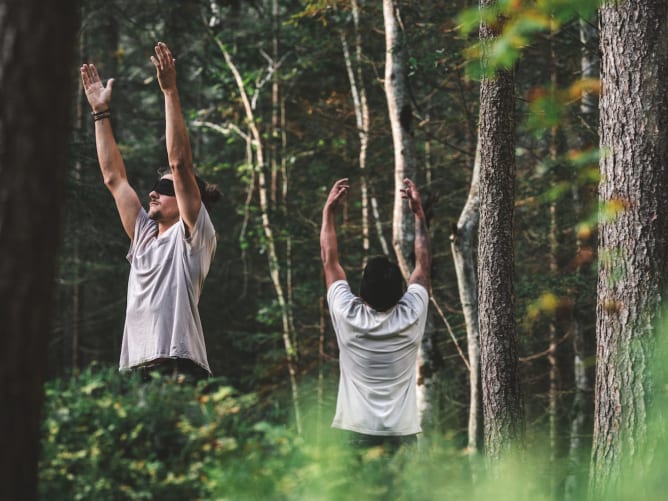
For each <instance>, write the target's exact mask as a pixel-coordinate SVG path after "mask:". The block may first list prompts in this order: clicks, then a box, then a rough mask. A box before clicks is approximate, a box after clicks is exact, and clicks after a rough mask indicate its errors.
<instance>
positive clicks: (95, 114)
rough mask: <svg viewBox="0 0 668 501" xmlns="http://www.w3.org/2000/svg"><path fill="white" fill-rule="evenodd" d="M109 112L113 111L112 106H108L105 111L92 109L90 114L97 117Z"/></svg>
mask: <svg viewBox="0 0 668 501" xmlns="http://www.w3.org/2000/svg"><path fill="white" fill-rule="evenodd" d="M107 113H111V108H107V109H106V110H104V111H91V112H90V114H91V115H93V117H96V116H98V115H106V114H107Z"/></svg>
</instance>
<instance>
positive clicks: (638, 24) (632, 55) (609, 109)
mask: <svg viewBox="0 0 668 501" xmlns="http://www.w3.org/2000/svg"><path fill="white" fill-rule="evenodd" d="M599 15H600V46H601V83H602V89H603V92H602V95H601V101H600V148H601V152H602V157H601V161H600V168H601V181H600V184H599V203H600V205H601V207H603V208H604V210H603V212H602V213H601V217H600V221H599V253H598V255H599V270H598V273H599V275H598V293H597V311H596V313H597V323H596V332H597V361H596V384H595V390H594V391H595V396H594V405H595V410H594V437H593V444H592V461H591V470H590V483H589V487H590V494H591V495H592V496H593V495H597V496H599V497H600V498H601V499H603V498H604V497H603V496H606V495H607V493H610V494H613V495H614V494H615V493H616V491H617V489H618V488H619V487H621V486H622V482H621V481H622V477H623V475H624V472H625V471H632V468H631V467H633V466H641V468H642V465H643V463H644V462H645V460H646V459H647V455H646V453H647V450H646V448H651V446H652V444H650V441H652V437H650V436H648V418H649V416H650V412H651V409H652V403H653V392H654V391H655V388H654V380H653V375H652V362H653V360H652V355H653V353H654V350H655V345H656V340H657V337H658V332H657V330H656V329H657V325H656V324H657V321H658V320H659V318H660V315H659V313H660V312H659V310H660V307H661V296H662V294H663V293H664V292H665V286H666V253H667V252H668V173H667V169H668V141H666V138H668V98H667V97H666V96H668V88H667V86H668V2H666V1H665V0H638V1H636V2H617V1H606V2H604V4H603V5H602V6H601V8H600V11H599ZM662 363H665V361H662ZM638 494H639V495H641V493H638Z"/></svg>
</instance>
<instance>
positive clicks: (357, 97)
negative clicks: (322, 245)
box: [341, 0, 390, 266]
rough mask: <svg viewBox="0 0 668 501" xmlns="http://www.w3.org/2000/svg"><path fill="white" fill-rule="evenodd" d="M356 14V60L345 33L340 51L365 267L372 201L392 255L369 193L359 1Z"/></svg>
mask: <svg viewBox="0 0 668 501" xmlns="http://www.w3.org/2000/svg"><path fill="white" fill-rule="evenodd" d="M350 5H351V8H352V13H353V26H354V57H353V55H352V54H351V51H350V48H349V46H348V41H347V40H346V36H345V33H344V32H343V31H342V32H341V48H342V49H343V58H344V61H345V64H346V72H347V73H348V81H349V82H350V94H351V96H352V99H353V107H354V109H355V123H356V125H357V134H358V136H359V141H360V149H359V156H358V158H359V167H360V192H361V193H360V198H361V202H362V250H363V255H364V262H363V263H362V266H364V265H366V261H367V259H368V257H369V250H370V248H371V243H370V237H369V233H370V231H369V200H371V205H372V208H374V211H373V215H374V221H375V227H376V232H377V234H378V241H379V243H380V245H381V248H382V249H383V254H385V255H386V256H389V254H390V252H389V247H388V246H387V242H386V241H385V236H384V234H383V230H382V225H381V223H380V216H379V214H378V210H377V206H378V204H377V202H376V200H375V198H374V197H373V195H371V194H370V193H369V182H368V177H367V151H368V148H369V106H368V104H367V99H366V85H365V83H364V71H363V66H362V61H363V58H362V55H363V52H362V34H361V31H360V29H359V17H360V11H359V5H358V3H357V1H356V0H351V2H350Z"/></svg>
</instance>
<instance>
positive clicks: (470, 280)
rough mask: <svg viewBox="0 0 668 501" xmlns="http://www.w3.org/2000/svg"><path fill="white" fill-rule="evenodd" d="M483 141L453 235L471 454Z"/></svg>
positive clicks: (476, 419)
mask: <svg viewBox="0 0 668 501" xmlns="http://www.w3.org/2000/svg"><path fill="white" fill-rule="evenodd" d="M479 183H480V142H478V144H477V146H476V153H475V160H474V162H473V174H472V176H471V186H470V188H469V195H468V198H467V199H466V204H465V205H464V208H463V209H462V213H461V214H460V216H459V221H457V226H456V227H455V228H453V232H452V235H451V236H450V241H451V245H450V246H451V248H452V258H453V260H454V263H455V273H456V275H457V288H458V289H459V301H460V303H461V305H462V311H463V313H464V323H465V325H466V343H467V346H468V363H469V419H468V446H467V448H468V451H469V453H470V454H474V453H478V452H480V451H481V449H482V439H483V434H482V393H481V391H480V390H481V388H480V329H479V325H478V279H477V274H476V262H475V249H476V245H477V238H478V223H479V221H480V196H479Z"/></svg>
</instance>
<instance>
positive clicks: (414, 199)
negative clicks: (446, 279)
mask: <svg viewBox="0 0 668 501" xmlns="http://www.w3.org/2000/svg"><path fill="white" fill-rule="evenodd" d="M404 183H405V184H406V188H405V189H403V190H401V196H402V197H403V198H404V199H406V200H408V206H409V207H410V208H411V210H412V211H413V215H414V216H415V269H414V270H413V273H411V276H410V277H409V279H408V283H409V284H420V285H422V286H424V288H425V289H427V290H429V287H430V273H431V242H430V240H429V232H428V231H427V221H426V219H425V217H424V210H423V209H422V200H421V199H420V192H419V191H418V189H417V187H416V186H415V184H413V181H411V180H410V179H408V178H406V179H404Z"/></svg>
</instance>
